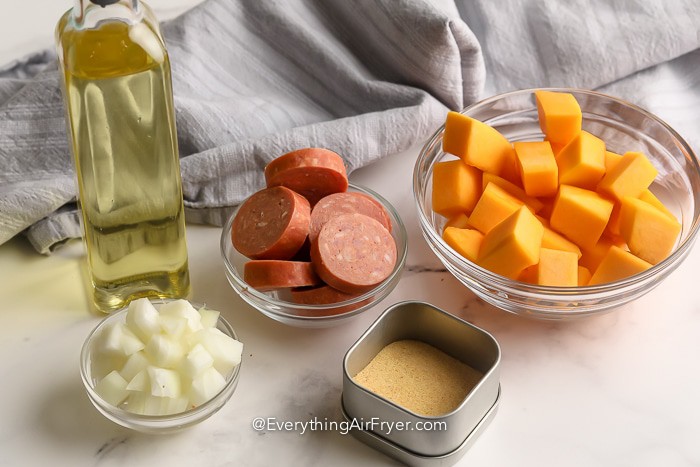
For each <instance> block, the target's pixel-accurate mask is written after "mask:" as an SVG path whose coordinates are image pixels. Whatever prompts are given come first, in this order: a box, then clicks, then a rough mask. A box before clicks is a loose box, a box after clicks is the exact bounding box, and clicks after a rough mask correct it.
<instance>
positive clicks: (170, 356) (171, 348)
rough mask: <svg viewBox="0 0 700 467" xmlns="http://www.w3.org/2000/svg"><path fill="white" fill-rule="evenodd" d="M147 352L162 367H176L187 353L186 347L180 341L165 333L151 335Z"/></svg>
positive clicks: (152, 360) (155, 363)
mask: <svg viewBox="0 0 700 467" xmlns="http://www.w3.org/2000/svg"><path fill="white" fill-rule="evenodd" d="M145 352H146V356H148V358H149V359H150V360H151V362H152V363H153V364H154V365H156V366H159V367H161V368H174V367H175V365H177V364H178V363H179V362H180V360H181V359H182V357H184V355H185V349H184V348H183V346H182V344H180V342H178V341H176V340H174V339H171V338H169V337H168V336H165V335H163V334H156V335H154V336H153V337H151V340H150V341H148V345H146V350H145Z"/></svg>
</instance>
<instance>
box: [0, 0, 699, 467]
mask: <svg viewBox="0 0 700 467" xmlns="http://www.w3.org/2000/svg"><path fill="white" fill-rule="evenodd" d="M55 3H60V2H55V0H42V1H33V2H16V5H19V6H18V8H19V9H21V10H23V13H25V14H26V18H31V16H30V13H29V12H30V10H31V11H37V12H39V13H37V19H36V21H29V22H27V23H26V24H24V26H25V29H22V28H20V27H16V25H14V23H13V22H12V21H10V20H9V19H8V18H7V17H4V18H1V19H0V39H2V40H0V44H1V45H0V63H3V62H6V61H8V60H10V59H12V58H16V57H18V56H21V55H23V54H24V53H28V52H30V51H32V50H34V49H36V48H37V47H39V46H42V45H49V44H50V40H51V34H52V31H51V30H49V32H48V33H47V30H46V28H52V27H53V23H54V22H55V19H56V18H58V16H59V15H60V12H61V10H64V9H65V8H66V6H65V5H64V6H62V7H58V8H57V6H56V5H55ZM64 3H66V2H64ZM152 3H153V5H154V6H156V8H158V7H159V6H161V7H162V6H168V7H171V6H172V5H174V4H175V3H177V8H182V7H184V6H186V5H187V4H191V3H194V2H192V1H187V0H180V1H178V2H168V1H166V0H163V1H154V2H152ZM36 4H42V5H45V6H46V8H41V7H39V8H36ZM30 5H34V7H31V6H30ZM177 8H175V7H173V8H172V9H170V10H169V11H170V12H171V13H172V12H175V11H177ZM30 23H31V24H30ZM27 27H28V28H29V30H27V29H26V28H27ZM38 31H42V32H41V33H39V32H38ZM417 153H418V148H414V149H412V150H409V151H406V152H405V153H402V154H397V155H394V156H392V157H390V158H387V159H385V160H383V161H381V162H379V163H376V164H374V165H372V166H370V167H367V168H364V169H361V170H359V171H357V172H355V173H354V174H353V175H352V176H351V180H352V181H353V182H354V183H358V184H362V185H366V186H368V187H370V188H372V189H374V190H376V191H378V192H379V193H381V194H382V195H383V196H385V197H386V198H387V199H389V201H391V202H392V203H393V204H394V206H395V207H396V208H397V210H398V211H399V213H400V214H401V216H402V218H403V220H404V222H405V224H406V226H407V229H408V231H409V252H408V260H407V266H406V269H405V271H404V273H403V276H402V279H401V281H400V283H399V284H398V286H397V287H396V289H395V290H394V291H393V292H392V293H391V294H390V295H389V296H388V297H387V298H386V299H385V300H384V301H383V302H382V303H381V304H379V305H377V306H375V307H374V308H372V309H370V310H369V311H367V312H365V313H363V314H361V315H360V316H358V317H357V318H355V319H354V320H351V321H349V322H347V323H346V324H343V325H341V326H338V327H334V328H329V329H299V328H293V327H288V326H285V325H283V324H280V323H277V322H275V321H272V320H270V319H268V318H266V317H264V316H262V315H261V314H259V313H258V312H256V311H255V310H254V309H252V308H251V307H249V306H248V305H246V304H245V303H244V302H243V301H242V300H241V299H240V298H239V297H238V296H237V295H236V294H235V293H234V292H233V290H232V289H231V288H230V287H229V285H228V283H227V281H226V278H225V277H224V268H223V264H222V261H221V259H220V254H219V237H220V234H221V229H219V228H214V227H204V226H195V225H190V226H188V230H187V234H188V245H189V256H190V268H191V269H190V271H191V277H192V281H193V296H192V300H194V301H197V302H206V303H207V305H209V306H210V307H212V308H215V309H219V310H221V311H222V313H223V314H224V316H225V317H226V318H227V319H228V320H229V321H230V322H231V323H232V325H233V326H234V327H235V329H236V331H237V333H238V334H239V336H240V338H241V340H242V341H243V342H244V343H245V352H244V363H243V368H242V371H241V379H240V384H239V386H238V389H237V390H236V392H235V394H234V395H233V397H232V399H231V400H230V401H229V403H228V404H227V405H226V406H225V407H224V408H223V409H222V410H221V411H220V412H218V413H217V414H215V415H214V416H213V417H212V418H210V419H209V420H207V421H205V422H204V423H202V424H200V425H198V426H196V427H194V428H191V429H189V430H186V431H184V432H181V433H177V434H174V435H169V436H146V435H141V434H138V433H135V432H131V431H129V430H127V429H124V428H121V427H119V426H117V425H115V424H113V423H111V422H109V421H108V420H106V419H105V418H103V417H102V416H101V415H100V414H99V413H98V412H97V411H96V410H95V409H94V408H93V407H92V405H91V404H90V402H89V400H88V398H87V396H86V394H85V392H84V390H83V388H82V384H81V382H80V376H79V372H78V360H79V353H80V347H81V345H82V343H83V340H84V339H85V337H86V336H87V335H88V333H89V332H90V330H91V329H92V328H93V327H94V326H95V325H96V324H97V323H98V321H99V319H100V317H99V316H96V315H93V314H90V312H89V311H88V304H87V303H88V302H87V298H86V296H85V294H84V291H83V286H82V283H83V282H82V277H83V274H84V271H83V263H82V244H81V243H80V242H77V241H76V242H72V243H71V244H69V245H68V246H66V247H65V248H63V249H61V250H59V252H58V253H57V254H55V255H53V256H51V257H42V256H39V255H37V254H36V253H35V252H34V251H33V250H32V249H31V247H30V246H29V245H28V243H27V242H26V241H25V240H24V239H23V238H17V239H14V240H12V241H10V242H9V243H7V244H5V245H2V246H0V277H1V278H2V280H1V281H0V299H1V300H2V302H0V303H2V305H1V306H0V381H1V382H0V396H1V397H0V417H1V418H0V465H7V466H34V465H36V466H39V465H61V466H63V465H65V466H84V465H94V466H98V465H99V466H110V465H129V466H139V465H144V466H146V465H156V464H158V465H173V466H175V465H208V466H215V465H252V466H263V465H331V464H332V465H348V466H350V465H393V464H394V462H393V461H392V460H390V459H389V458H387V457H385V456H384V455H382V454H380V453H378V452H376V451H374V450H372V449H371V448H369V447H367V446H365V445H364V444H362V443H360V442H359V441H357V440H355V439H354V438H352V437H351V436H349V435H345V436H344V435H342V434H340V433H338V432H333V431H327V432H320V431H316V432H307V433H305V434H303V435H302V434H300V433H298V432H274V431H267V432H264V433H263V432H256V431H255V430H253V428H252V427H251V422H252V420H253V419H254V418H256V417H275V418H276V419H278V420H279V421H305V420H310V419H312V418H314V417H317V418H318V419H324V418H325V417H327V418H328V419H329V420H330V419H334V420H339V419H340V405H339V404H340V394H341V386H342V367H341V365H342V358H343V355H344V354H345V351H346V350H347V349H348V348H349V347H350V346H351V345H352V343H353V342H354V341H355V340H356V339H357V338H358V337H359V336H360V335H361V334H362V333H363V332H364V330H365V329H366V328H367V327H368V326H369V325H370V324H371V323H372V322H373V321H374V319H376V318H377V316H378V315H379V314H380V313H381V312H382V311H383V310H384V309H385V308H386V307H388V306H389V305H391V304H393V303H396V302H399V301H403V300H422V301H427V302H430V303H433V304H434V305H436V306H438V307H440V308H443V309H445V310H447V311H449V312H451V313H454V314H455V315H457V316H460V317H462V318H464V319H466V320H468V321H470V322H472V323H474V324H476V325H477V326H480V327H482V328H484V329H486V330H488V331H489V332H491V333H492V334H493V335H494V337H495V338H496V339H497V340H498V341H499V343H500V345H501V350H502V367H501V386H502V398H501V404H500V408H499V411H498V413H497V415H496V417H495V419H494V421H493V423H492V424H491V425H490V427H489V428H488V429H487V430H486V432H485V433H484V434H483V435H482V436H481V437H480V438H479V439H478V441H477V442H476V444H475V445H474V446H473V447H472V448H471V449H470V450H469V451H468V452H467V454H466V456H465V457H464V458H463V459H462V460H461V462H460V463H459V464H458V465H463V466H467V465H469V466H513V465H517V466H591V465H596V466H627V465H629V466H635V467H638V466H659V465H664V466H671V465H672V466H681V465H699V464H700V443H698V439H699V438H700V422H699V421H698V420H700V403H698V401H697V394H699V393H700V371H698V363H697V356H698V355H700V339H698V335H699V334H700V300H698V296H697V295H696V293H695V290H696V289H695V287H697V279H696V278H697V277H699V276H700V250H698V248H697V247H696V248H695V249H694V250H693V251H692V252H691V254H690V255H689V257H688V258H687V260H686V261H685V263H684V264H682V265H681V266H680V268H679V269H678V270H677V271H675V272H674V273H673V274H672V275H671V276H670V277H669V278H668V279H667V280H666V281H665V282H664V283H662V284H661V285H659V286H658V287H657V288H656V289H654V290H653V291H652V292H650V293H649V294H647V295H645V296H644V297H642V298H641V299H639V300H637V301H636V302H634V303H632V304H630V305H627V306H625V307H622V308H619V309H617V310H615V311H613V312H612V313H608V314H605V315H602V316H598V317H592V318H586V319H581V320H576V321H570V322H542V321H534V320H530V319H525V318H521V317H518V316H514V315H511V314H508V313H506V312H503V311H500V310H498V309H495V308H493V307H491V306H488V305H485V304H484V303H483V302H481V301H479V300H477V299H476V298H475V296H474V295H473V294H472V293H471V292H469V291H468V290H467V289H465V288H464V287H463V286H462V285H460V283H459V282H458V281H457V280H456V279H454V278H453V277H452V276H451V275H450V274H448V273H446V272H440V270H441V264H440V263H439V261H438V260H437V259H436V258H435V256H434V255H433V254H432V253H431V252H430V250H429V248H428V247H427V245H426V243H425V241H424V240H423V238H422V237H421V235H420V232H419V227H418V223H417V220H416V215H415V207H414V204H413V198H412V193H411V183H410V178H411V173H412V169H413V162H414V161H415V158H416V156H417ZM389 174H391V179H392V180H393V181H396V180H399V181H400V180H403V181H405V183H396V182H392V183H387V181H388V177H389ZM436 270H437V272H435V271H436ZM693 297H695V298H693Z"/></svg>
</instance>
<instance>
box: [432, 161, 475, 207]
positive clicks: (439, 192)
mask: <svg viewBox="0 0 700 467" xmlns="http://www.w3.org/2000/svg"><path fill="white" fill-rule="evenodd" d="M480 196H481V171H480V170H478V169H475V168H474V167H469V166H468V165H466V164H465V163H464V162H462V161H461V160H454V161H446V162H438V163H436V164H435V166H434V167H433V211H435V212H437V213H438V214H440V215H442V216H445V217H454V216H456V215H457V214H460V213H469V212H471V211H472V209H474V206H475V205H476V202H477V201H478V200H479V197H480Z"/></svg>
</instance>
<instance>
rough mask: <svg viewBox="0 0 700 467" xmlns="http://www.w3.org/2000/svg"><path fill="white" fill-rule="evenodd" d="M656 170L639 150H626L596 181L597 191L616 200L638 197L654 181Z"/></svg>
mask: <svg viewBox="0 0 700 467" xmlns="http://www.w3.org/2000/svg"><path fill="white" fill-rule="evenodd" d="M657 174H658V172H657V170H656V169H655V168H654V166H653V165H652V163H651V162H649V159H647V157H646V156H645V155H644V154H642V153H641V152H626V153H625V155H624V156H622V159H620V160H619V162H618V163H617V164H615V165H614V167H613V168H612V169H611V170H610V171H608V172H607V173H606V174H605V176H604V177H603V179H602V180H601V181H600V183H598V192H599V193H601V194H608V195H610V196H612V197H614V198H616V199H618V200H621V199H622V198H624V197H625V196H631V197H633V198H638V197H639V195H641V194H642V192H643V191H644V190H646V189H647V188H649V185H651V182H653V181H654V179H655V178H656V175H657Z"/></svg>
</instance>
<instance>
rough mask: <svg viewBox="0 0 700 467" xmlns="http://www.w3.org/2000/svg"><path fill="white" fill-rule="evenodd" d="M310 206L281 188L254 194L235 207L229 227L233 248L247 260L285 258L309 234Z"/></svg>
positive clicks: (301, 243) (287, 257)
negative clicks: (236, 210)
mask: <svg viewBox="0 0 700 467" xmlns="http://www.w3.org/2000/svg"><path fill="white" fill-rule="evenodd" d="M310 219H311V207H310V206H309V202H308V201H307V200H306V198H304V197H303V196H301V195H299V194H298V193H295V192H293V191H292V190H290V189H289V188H285V187H282V186H278V187H273V188H267V189H264V190H261V191H258V192H257V193H255V194H254V195H252V196H251V197H250V198H248V199H247V200H246V201H245V202H244V203H243V204H242V205H241V207H240V208H239V210H238V213H237V214H236V217H235V219H234V220H233V225H232V227H231V241H232V242H233V246H234V248H236V250H238V251H239V252H240V253H241V254H242V255H245V256H247V257H248V258H251V259H281V260H285V259H289V258H291V257H292V256H294V254H295V253H296V252H297V251H299V248H301V246H302V245H303V244H304V241H305V240H306V237H307V235H308V233H309V224H310Z"/></svg>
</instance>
